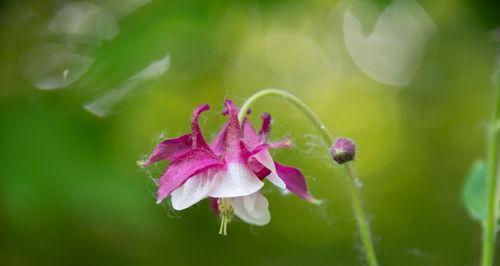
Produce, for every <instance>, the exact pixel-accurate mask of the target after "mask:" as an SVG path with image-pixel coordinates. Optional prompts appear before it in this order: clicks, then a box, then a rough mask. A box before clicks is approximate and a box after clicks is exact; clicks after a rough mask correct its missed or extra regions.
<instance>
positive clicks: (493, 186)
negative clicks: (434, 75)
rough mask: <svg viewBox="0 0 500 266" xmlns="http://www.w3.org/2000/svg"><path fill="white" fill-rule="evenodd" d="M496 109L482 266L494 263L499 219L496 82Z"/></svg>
mask: <svg viewBox="0 0 500 266" xmlns="http://www.w3.org/2000/svg"><path fill="white" fill-rule="evenodd" d="M494 86H495V109H494V111H493V115H492V121H491V126H490V134H489V141H488V147H487V148H488V180H487V182H488V183H487V184H488V185H487V189H488V196H487V197H488V209H487V214H486V221H485V223H484V226H483V229H484V231H483V252H482V264H481V265H482V266H491V265H493V258H494V252H495V239H496V233H497V220H498V201H499V198H498V193H497V150H498V149H497V134H498V130H497V129H496V124H497V121H498V119H499V113H500V112H499V109H500V101H499V96H500V95H499V94H500V93H499V90H500V86H498V84H495V85H494Z"/></svg>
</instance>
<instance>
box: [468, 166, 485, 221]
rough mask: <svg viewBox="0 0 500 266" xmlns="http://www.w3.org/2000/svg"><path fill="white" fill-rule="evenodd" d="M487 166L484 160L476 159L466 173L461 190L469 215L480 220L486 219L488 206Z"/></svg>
mask: <svg viewBox="0 0 500 266" xmlns="http://www.w3.org/2000/svg"><path fill="white" fill-rule="evenodd" d="M487 175H488V168H487V167H486V163H485V162H484V160H477V161H475V162H474V164H472V166H471V168H470V169H469V172H468V173H467V176H466V180H465V185H464V189H463V192H462V196H463V201H464V205H465V209H466V210H467V212H468V213H469V215H470V216H471V217H472V218H474V219H476V220H478V221H479V222H482V221H484V220H485V219H486V212H487V206H488V204H487V203H488V198H487V189H486V187H487V183H486V179H487Z"/></svg>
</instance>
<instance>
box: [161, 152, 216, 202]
mask: <svg viewBox="0 0 500 266" xmlns="http://www.w3.org/2000/svg"><path fill="white" fill-rule="evenodd" d="M222 166H223V163H222V162H220V160H219V159H218V158H217V157H216V156H215V155H214V154H213V153H212V152H210V151H206V150H204V149H193V150H190V151H189V152H187V153H185V154H183V155H182V156H180V157H178V158H176V159H175V160H174V161H172V163H171V164H170V165H169V166H168V168H167V170H166V171H165V173H164V174H163V175H162V176H161V177H160V181H159V188H158V192H157V196H158V201H157V203H160V202H161V201H162V200H163V199H165V198H166V197H168V196H169V195H170V193H171V192H172V191H174V190H175V189H177V188H178V187H180V186H181V185H182V184H184V182H186V181H187V180H188V179H189V178H190V177H192V176H194V175H196V174H198V173H200V172H202V171H206V170H208V169H214V168H218V167H222Z"/></svg>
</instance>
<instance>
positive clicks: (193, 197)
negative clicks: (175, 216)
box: [171, 172, 214, 210]
mask: <svg viewBox="0 0 500 266" xmlns="http://www.w3.org/2000/svg"><path fill="white" fill-rule="evenodd" d="M213 180H214V175H213V174H212V173H210V172H209V173H203V174H199V175H195V176H193V177H191V178H190V179H188V181H186V183H184V184H183V185H182V186H180V187H179V188H178V189H176V190H174V191H173V192H172V194H171V195H172V207H174V209H176V210H184V209H186V208H189V207H191V206H193V205H194V204H196V203H197V202H198V201H200V200H202V199H204V198H206V197H207V196H208V192H209V191H210V189H211V188H212V186H213Z"/></svg>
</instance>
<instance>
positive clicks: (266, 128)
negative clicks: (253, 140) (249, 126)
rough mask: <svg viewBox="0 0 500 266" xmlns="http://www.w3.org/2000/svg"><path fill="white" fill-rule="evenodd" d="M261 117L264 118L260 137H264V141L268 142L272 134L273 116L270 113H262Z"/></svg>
mask: <svg viewBox="0 0 500 266" xmlns="http://www.w3.org/2000/svg"><path fill="white" fill-rule="evenodd" d="M260 117H261V118H262V127H261V128H260V131H259V135H260V136H262V137H264V140H267V139H268V137H269V133H270V132H271V115H270V114H269V113H262V114H261V115H260Z"/></svg>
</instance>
